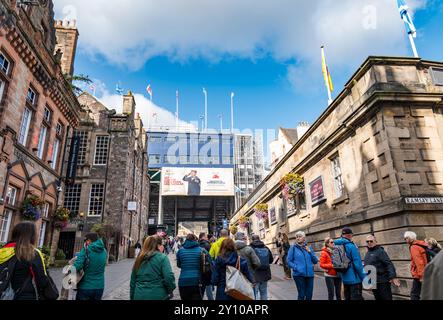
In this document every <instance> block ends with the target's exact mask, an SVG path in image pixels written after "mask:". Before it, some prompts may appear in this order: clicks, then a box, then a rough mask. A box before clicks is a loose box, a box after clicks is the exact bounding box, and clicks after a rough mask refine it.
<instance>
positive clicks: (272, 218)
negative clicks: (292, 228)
mask: <svg viewBox="0 0 443 320" xmlns="http://www.w3.org/2000/svg"><path fill="white" fill-rule="evenodd" d="M269 221H270V222H271V224H274V223H276V222H277V215H276V213H275V207H272V208H271V209H269Z"/></svg>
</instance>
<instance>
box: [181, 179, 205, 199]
mask: <svg viewBox="0 0 443 320" xmlns="http://www.w3.org/2000/svg"><path fill="white" fill-rule="evenodd" d="M183 181H186V182H188V196H199V195H200V192H201V180H200V178H199V177H197V176H196V177H191V176H184V177H183Z"/></svg>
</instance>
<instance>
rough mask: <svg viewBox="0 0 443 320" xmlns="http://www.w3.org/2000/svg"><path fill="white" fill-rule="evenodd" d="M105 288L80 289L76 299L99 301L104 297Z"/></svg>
mask: <svg viewBox="0 0 443 320" xmlns="http://www.w3.org/2000/svg"><path fill="white" fill-rule="evenodd" d="M103 291H104V289H78V290H77V296H76V297H75V300H87V301H99V300H101V299H102V297H103Z"/></svg>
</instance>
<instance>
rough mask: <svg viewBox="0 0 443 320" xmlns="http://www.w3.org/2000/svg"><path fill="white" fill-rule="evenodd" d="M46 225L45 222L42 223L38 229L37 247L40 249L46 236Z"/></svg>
mask: <svg viewBox="0 0 443 320" xmlns="http://www.w3.org/2000/svg"><path fill="white" fill-rule="evenodd" d="M46 224H47V222H45V221H42V225H41V227H40V236H39V238H38V247H39V248H41V247H43V245H44V244H45V236H46Z"/></svg>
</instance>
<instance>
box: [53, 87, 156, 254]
mask: <svg viewBox="0 0 443 320" xmlns="http://www.w3.org/2000/svg"><path fill="white" fill-rule="evenodd" d="M78 101H79V102H80V104H81V105H82V107H83V111H82V113H81V121H80V125H79V126H78V127H77V128H76V130H75V133H74V137H75V138H74V139H73V140H70V141H69V146H68V149H67V154H66V164H67V167H68V176H67V180H68V181H70V182H69V183H68V185H67V187H66V192H65V197H64V207H65V208H67V209H69V210H71V211H72V212H74V213H78V214H79V217H80V219H79V220H78V221H77V223H76V224H71V225H69V226H68V228H66V229H65V230H64V231H63V232H62V233H61V234H60V240H59V248H60V249H62V250H63V251H64V252H65V254H66V255H67V257H68V258H70V257H72V255H73V253H74V252H76V251H78V250H79V249H80V248H81V246H82V245H83V237H84V235H85V234H86V233H87V232H90V230H91V229H92V227H93V226H94V225H96V224H102V225H107V226H112V229H113V230H112V235H111V237H110V238H109V239H107V242H108V243H107V244H108V245H109V247H108V248H109V249H110V254H111V255H113V256H114V257H115V259H117V260H119V259H123V258H127V257H128V246H129V243H130V242H131V244H132V245H134V244H135V243H136V242H137V241H140V242H142V240H143V237H144V236H145V235H146V234H147V225H148V217H147V216H148V199H149V182H148V175H147V163H148V160H147V156H146V155H147V141H146V139H147V137H146V132H145V130H144V129H143V123H142V120H141V118H140V116H139V115H138V114H136V113H135V100H134V97H133V95H132V93H131V92H129V93H128V94H127V95H125V96H123V112H122V113H121V114H117V113H116V111H115V110H109V109H108V108H106V107H105V106H104V105H103V104H102V103H101V102H99V101H98V100H97V99H96V98H94V97H93V96H92V95H90V94H88V93H83V94H81V95H80V96H79V98H78ZM75 139H78V148H77V149H76V148H74V149H71V145H72V142H73V141H75ZM72 150H77V151H72ZM74 162H75V163H74ZM72 168H73V169H72ZM71 171H73V174H72V177H70V174H69V172H71ZM71 178H72V179H71ZM131 202H135V207H134V208H131Z"/></svg>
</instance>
